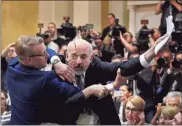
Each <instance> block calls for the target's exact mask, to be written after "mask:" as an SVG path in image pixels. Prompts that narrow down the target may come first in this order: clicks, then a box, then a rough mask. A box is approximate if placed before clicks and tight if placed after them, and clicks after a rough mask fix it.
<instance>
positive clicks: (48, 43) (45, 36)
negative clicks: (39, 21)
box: [38, 31, 59, 53]
mask: <svg viewBox="0 0 182 126" xmlns="http://www.w3.org/2000/svg"><path fill="white" fill-rule="evenodd" d="M51 35H52V32H51V31H45V32H44V34H38V36H40V37H42V38H43V39H44V44H45V45H46V47H47V48H50V49H52V50H54V51H55V52H56V53H58V50H59V46H58V45H57V44H56V43H55V42H53V41H52V40H51V38H52V37H51Z"/></svg>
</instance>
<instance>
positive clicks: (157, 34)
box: [149, 28, 161, 46]
mask: <svg viewBox="0 0 182 126" xmlns="http://www.w3.org/2000/svg"><path fill="white" fill-rule="evenodd" d="M159 37H161V33H160V31H159V29H157V28H153V29H152V33H151V34H149V41H150V46H152V45H153V44H154V42H155V41H156V40H157V39H158V38H159Z"/></svg>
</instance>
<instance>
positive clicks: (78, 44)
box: [67, 38, 93, 55]
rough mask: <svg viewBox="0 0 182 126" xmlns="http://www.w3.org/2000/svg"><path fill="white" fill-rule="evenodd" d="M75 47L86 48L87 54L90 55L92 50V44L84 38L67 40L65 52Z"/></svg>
mask: <svg viewBox="0 0 182 126" xmlns="http://www.w3.org/2000/svg"><path fill="white" fill-rule="evenodd" d="M73 48H74V49H75V48H82V49H84V50H86V49H88V51H89V55H92V52H93V48H92V45H91V44H90V43H89V42H87V41H86V40H84V39H81V38H79V39H74V40H73V41H71V42H69V44H68V46H67V53H69V51H70V50H71V49H73Z"/></svg>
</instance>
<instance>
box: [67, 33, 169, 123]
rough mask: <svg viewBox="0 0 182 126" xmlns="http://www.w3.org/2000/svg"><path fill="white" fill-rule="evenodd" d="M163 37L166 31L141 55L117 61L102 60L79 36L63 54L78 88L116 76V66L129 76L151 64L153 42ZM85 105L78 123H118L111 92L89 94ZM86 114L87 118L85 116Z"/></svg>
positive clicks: (122, 73)
mask: <svg viewBox="0 0 182 126" xmlns="http://www.w3.org/2000/svg"><path fill="white" fill-rule="evenodd" d="M166 37H167V35H165V36H163V37H161V38H160V39H159V40H158V41H156V43H155V45H154V46H152V47H151V48H150V49H149V50H148V51H147V52H146V53H144V54H143V55H141V56H140V57H138V58H134V59H131V60H129V61H127V62H119V63H107V62H102V61H101V60H100V59H99V58H98V57H97V56H93V55H92V51H93V50H92V46H91V44H90V43H88V42H87V41H85V40H83V39H81V38H77V39H74V40H73V41H72V42H70V43H69V44H68V47H67V55H66V60H67V64H68V66H69V67H71V68H72V69H73V70H74V72H75V74H76V80H79V82H77V84H79V85H77V86H78V87H80V88H81V89H84V88H86V87H88V86H90V85H92V84H98V83H102V84H106V82H107V81H109V80H114V79H115V77H116V73H117V69H118V68H120V69H121V75H123V76H131V75H134V74H136V73H138V72H140V71H141V70H142V69H144V67H149V66H150V65H149V64H148V63H150V62H151V61H152V59H153V58H154V56H155V53H154V48H155V46H156V45H157V44H158V43H159V42H160V41H162V40H163V39H165V38H166ZM77 78H79V79H77ZM80 80H81V81H80ZM108 87H109V90H112V89H114V88H115V87H114V85H112V84H111V85H110V86H108ZM86 106H87V107H86V108H89V110H90V109H91V110H90V111H89V112H87V111H86V112H85V113H81V115H83V116H81V117H82V118H83V119H80V118H79V121H80V122H78V124H98V121H99V122H100V123H99V124H102V125H111V124H112V125H120V121H119V117H118V115H117V112H116V109H115V106H114V103H113V100H112V97H111V96H110V95H108V96H106V97H104V98H102V99H100V100H98V99H97V98H96V97H91V98H89V99H88V101H87V105H86ZM108 108H109V109H108ZM87 110H88V109H87ZM86 117H88V119H85V118H86ZM82 120H83V121H82ZM85 121H87V122H85Z"/></svg>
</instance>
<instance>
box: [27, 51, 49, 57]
mask: <svg viewBox="0 0 182 126" xmlns="http://www.w3.org/2000/svg"><path fill="white" fill-rule="evenodd" d="M46 54H47V49H46V50H45V51H44V53H43V54H40V55H30V56H28V57H38V56H40V57H41V56H43V57H45V56H46Z"/></svg>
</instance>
